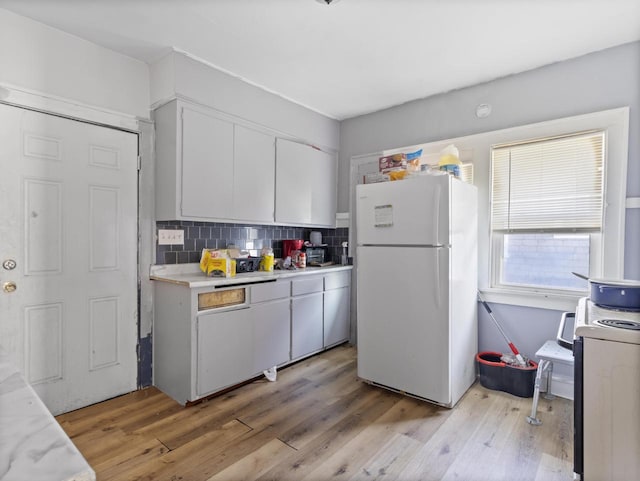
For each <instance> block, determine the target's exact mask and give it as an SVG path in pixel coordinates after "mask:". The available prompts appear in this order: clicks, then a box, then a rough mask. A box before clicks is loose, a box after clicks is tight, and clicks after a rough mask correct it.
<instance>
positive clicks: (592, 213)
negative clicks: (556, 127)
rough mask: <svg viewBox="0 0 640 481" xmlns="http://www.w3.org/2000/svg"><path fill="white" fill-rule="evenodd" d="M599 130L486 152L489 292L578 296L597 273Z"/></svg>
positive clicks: (600, 178) (600, 197)
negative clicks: (489, 179)
mask: <svg viewBox="0 0 640 481" xmlns="http://www.w3.org/2000/svg"><path fill="white" fill-rule="evenodd" d="M604 154H605V132H604V131H589V132H581V133H576V134H571V135H564V136H561V137H552V138H542V139H534V140H528V141H522V142H512V143H509V144H503V145H496V146H493V147H492V149H491V170H492V189H491V243H492V252H493V261H492V264H491V265H492V273H491V284H492V287H509V288H520V289H532V288H533V289H538V290H539V289H543V290H551V291H570V292H574V291H580V290H584V289H585V288H586V284H585V282H584V281H582V280H580V279H578V278H576V277H575V276H573V274H572V272H580V273H584V274H587V275H589V274H590V273H592V272H595V271H598V263H599V262H600V255H599V252H600V248H599V246H600V244H601V233H602V226H603V221H602V219H603V185H604V159H605V156H604Z"/></svg>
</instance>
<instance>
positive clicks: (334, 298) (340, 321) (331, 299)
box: [324, 287, 351, 347]
mask: <svg viewBox="0 0 640 481" xmlns="http://www.w3.org/2000/svg"><path fill="white" fill-rule="evenodd" d="M349 291H350V289H349V287H343V288H341V289H334V290H332V291H326V292H325V293H324V347H329V346H333V345H334V344H338V343H339V342H342V341H346V340H347V339H349V335H350V331H351V323H350V322H349V320H350V312H349V311H350V309H351V306H350V303H349V298H350V292H349Z"/></svg>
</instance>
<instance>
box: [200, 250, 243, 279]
mask: <svg viewBox="0 0 640 481" xmlns="http://www.w3.org/2000/svg"><path fill="white" fill-rule="evenodd" d="M226 255H227V252H226V251H218V250H209V249H204V250H203V251H202V256H201V258H200V270H201V271H202V272H204V273H205V274H206V275H208V276H211V277H234V276H235V275H236V261H235V259H229V258H228V257H227V256H226Z"/></svg>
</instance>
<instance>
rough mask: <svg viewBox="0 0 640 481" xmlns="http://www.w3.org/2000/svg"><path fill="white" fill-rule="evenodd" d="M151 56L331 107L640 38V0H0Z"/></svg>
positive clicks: (359, 109) (390, 99)
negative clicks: (186, 60)
mask: <svg viewBox="0 0 640 481" xmlns="http://www.w3.org/2000/svg"><path fill="white" fill-rule="evenodd" d="M0 8H6V9H7V10H11V11H13V12H15V13H17V14H20V15H23V16H26V17H29V18H32V19H34V20H37V21H40V22H42V23H45V24H47V25H50V26H53V27H55V28H58V29H60V30H63V31H66V32H69V33H71V34H73V35H76V36H78V37H81V38H84V39H87V40H89V41H91V42H94V43H96V44H99V45H102V46H105V47H107V48H110V49H112V50H115V51H118V52H121V53H123V54H125V55H128V56H131V57H134V58H137V59H140V60H143V61H145V62H147V63H153V62H154V61H156V60H158V59H159V58H161V57H162V56H164V55H166V54H167V52H169V51H170V50H171V49H176V50H178V51H182V52H186V53H188V54H190V55H192V56H194V57H196V58H198V59H200V60H203V61H205V62H207V63H208V64H210V65H212V66H215V67H217V68H219V69H221V70H223V71H225V72H227V73H231V74H233V75H235V76H238V77H240V78H242V79H244V80H246V81H248V82H250V83H252V84H254V85H258V86H260V87H262V88H264V89H266V90H268V91H270V92H274V93H277V94H278V95H281V96H282V97H285V98H287V99H289V100H291V101H294V102H296V103H298V104H301V105H303V106H305V107H308V108H310V109H313V110H315V111H317V112H319V113H322V114H324V115H327V116H329V117H332V118H335V119H339V120H341V119H345V118H350V117H354V116H358V115H361V114H364V113H368V112H373V111H377V110H380V109H384V108H387V107H391V106H394V105H398V104H401V103H404V102H408V101H410V100H414V99H417V98H424V97H428V96H431V95H434V94H437V93H442V92H446V91H449V90H453V89H458V88H462V87H466V86H470V85H474V84H477V83H481V82H486V81H490V80H492V79H495V78H499V77H503V76H506V75H510V74H513V73H517V72H522V71H525V70H530V69H533V68H536V67H540V66H542V65H546V64H550V63H553V62H558V61H562V60H566V59H569V58H573V57H577V56H580V55H584V54H586V53H589V52H593V51H598V50H602V49H605V48H608V47H612V46H615V45H620V44H624V43H628V42H632V41H635V40H639V39H640V0H334V2H333V3H332V4H331V5H326V4H324V3H321V2H319V1H317V0H0Z"/></svg>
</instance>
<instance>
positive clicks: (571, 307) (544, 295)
mask: <svg viewBox="0 0 640 481" xmlns="http://www.w3.org/2000/svg"><path fill="white" fill-rule="evenodd" d="M480 293H481V295H482V297H483V299H484V300H485V301H487V302H495V303H498V304H510V305H513V306H522V307H534V308H537V309H552V310H556V311H565V312H575V310H576V306H577V305H578V299H580V298H581V297H585V296H588V293H587V292H586V291H585V292H584V293H579V294H578V293H575V294H560V293H557V292H551V291H543V290H540V291H534V290H520V289H504V288H495V287H490V288H484V289H481V290H480Z"/></svg>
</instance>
